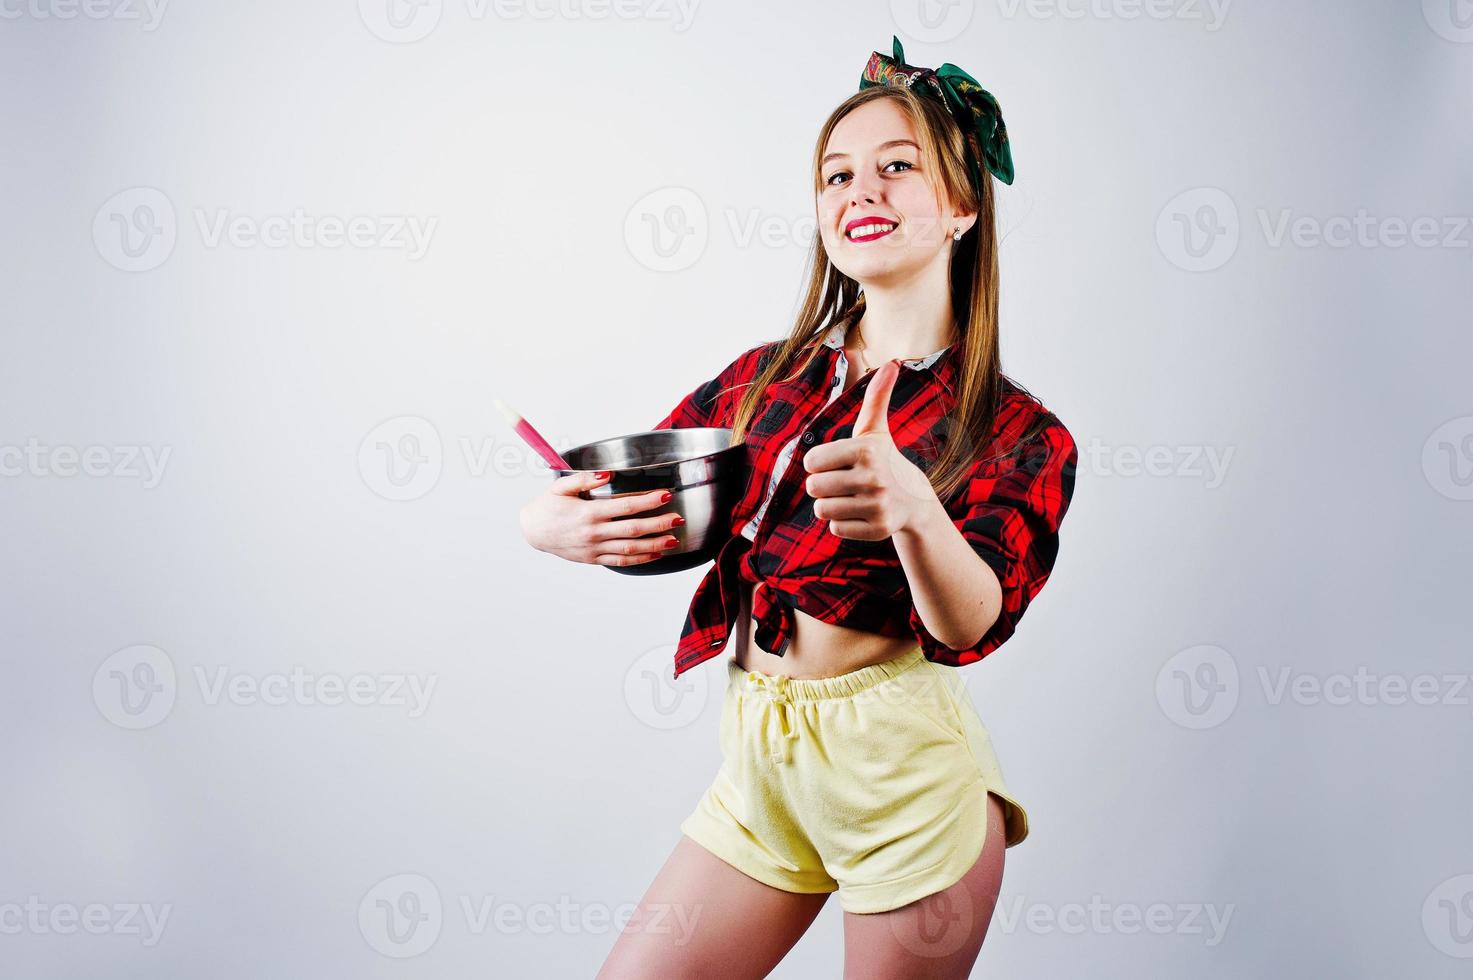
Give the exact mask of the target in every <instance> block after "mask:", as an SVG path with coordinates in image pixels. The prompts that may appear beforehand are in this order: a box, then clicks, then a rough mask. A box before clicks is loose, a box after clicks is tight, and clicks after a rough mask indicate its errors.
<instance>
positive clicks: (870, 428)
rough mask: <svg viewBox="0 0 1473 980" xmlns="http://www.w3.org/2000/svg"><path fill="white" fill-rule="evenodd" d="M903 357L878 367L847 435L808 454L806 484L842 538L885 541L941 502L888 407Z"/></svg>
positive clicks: (816, 508) (818, 512) (816, 511)
mask: <svg viewBox="0 0 1473 980" xmlns="http://www.w3.org/2000/svg"><path fill="white" fill-rule="evenodd" d="M899 375H900V364H899V363H898V362H897V361H886V362H885V363H884V364H882V365H881V366H880V367H879V368H877V369H876V370H875V375H874V377H872V378H871V379H870V381H869V388H868V389H866V390H865V393H864V403H863V404H861V405H860V406H859V415H858V417H857V418H856V419H855V422H854V432H853V434H852V435H851V436H850V437H849V438H847V439H839V440H837V441H835V442H829V443H825V444H823V445H821V446H815V447H813V448H812V449H810V450H808V452H806V453H804V455H803V468H804V469H806V470H807V471H808V472H809V473H810V474H811V475H810V476H809V477H808V478H807V480H806V481H805V482H804V484H803V488H804V489H805V490H806V491H807V492H808V495H809V496H810V497H812V498H814V499H813V516H815V517H818V518H820V519H824V520H827V521H828V522H829V531H831V532H832V533H834V534H836V535H838V536H839V537H841V538H854V539H857V540H860V541H883V540H884V539H885V538H888V537H890V536H891V535H894V534H899V533H900V532H902V531H906V530H909V529H912V528H916V527H918V526H920V524H921V522H922V519H923V518H924V517H925V516H928V512H931V511H934V510H935V509H936V508H937V507H939V506H940V501H939V500H938V499H937V497H936V491H935V490H934V489H933V488H932V487H931V481H930V479H929V478H928V477H927V476H926V474H925V472H924V471H922V470H921V468H920V467H919V466H916V465H915V464H914V463H912V462H911V461H910V460H908V459H906V458H905V456H904V455H902V454H901V452H900V450H899V449H898V448H897V447H896V445H895V439H894V437H893V436H891V435H890V421H889V415H888V408H889V404H890V393H891V392H892V391H893V390H894V388H895V379H896V378H897V377H899Z"/></svg>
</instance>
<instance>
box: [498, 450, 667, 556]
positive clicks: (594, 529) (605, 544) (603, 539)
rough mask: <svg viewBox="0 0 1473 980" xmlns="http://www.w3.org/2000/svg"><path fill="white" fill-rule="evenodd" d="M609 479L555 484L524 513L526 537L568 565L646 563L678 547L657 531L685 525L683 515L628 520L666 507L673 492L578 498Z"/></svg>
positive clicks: (564, 479)
mask: <svg viewBox="0 0 1473 980" xmlns="http://www.w3.org/2000/svg"><path fill="white" fill-rule="evenodd" d="M608 478H609V475H608V473H570V474H568V475H567V476H561V477H558V478H557V479H556V480H553V481H552V484H551V485H550V486H549V487H548V488H547V490H546V491H544V492H543V493H542V494H540V495H539V496H536V497H534V498H532V499H531V500H529V501H528V502H527V504H526V506H524V507H523V508H522V510H521V516H520V521H521V527H522V536H523V537H524V538H526V539H527V543H528V544H530V545H531V546H532V547H534V548H536V549H537V550H538V551H545V552H547V553H548V554H549V555H557V556H558V557H559V558H566V559H567V560H568V561H576V562H582V563H584V564H588V565H617V566H621V567H622V566H627V565H643V564H646V563H648V562H651V561H654V560H655V559H656V558H659V557H660V556H661V555H663V554H665V552H666V551H667V550H668V549H670V548H673V547H675V545H676V544H677V540H676V538H675V537H673V536H672V535H668V534H658V532H660V531H669V530H670V529H671V528H672V527H679V526H680V525H681V524H683V523H685V519H684V518H682V517H681V516H680V515H679V514H659V515H657V516H655V517H641V518H630V517H629V515H630V514H637V513H639V512H641V511H646V510H651V509H653V508H655V507H659V506H661V505H663V504H665V503H666V502H668V500H669V499H670V498H669V497H668V496H666V495H667V494H668V493H669V491H667V490H651V491H649V492H648V493H641V494H630V495H629V496H621V497H612V498H604V499H595V500H585V499H584V498H582V497H580V496H578V494H579V492H580V491H583V490H591V489H593V488H594V487H596V486H598V485H599V484H601V483H603V482H605V481H606V480H607V479H608ZM644 535H655V536H654V537H644Z"/></svg>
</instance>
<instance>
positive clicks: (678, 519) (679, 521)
mask: <svg viewBox="0 0 1473 980" xmlns="http://www.w3.org/2000/svg"><path fill="white" fill-rule="evenodd" d="M684 523H685V518H684V517H681V516H680V515H679V514H676V515H675V523H674V524H671V525H670V526H671V527H680V526H681V525H682V524H684Z"/></svg>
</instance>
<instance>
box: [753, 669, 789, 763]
mask: <svg viewBox="0 0 1473 980" xmlns="http://www.w3.org/2000/svg"><path fill="white" fill-rule="evenodd" d="M747 677H748V679H750V680H751V681H752V683H753V684H755V685H756V686H757V687H759V688H760V689H761V691H762V694H763V696H764V697H765V698H767V700H768V701H770V702H771V703H772V705H773V710H774V711H776V712H777V719H778V737H777V740H776V741H777V745H776V747H775V748H774V751H773V753H772V758H773V761H774V762H789V761H791V760H792V758H793V755H792V752H791V751H790V750H789V744H788V743H789V742H790V741H791V740H792V739H795V738H797V737H798V728H797V726H796V725H795V724H794V723H793V716H792V711H793V701H792V699H791V698H790V697H789V696H788V680H789V678H788V676H787V675H786V674H772V675H769V674H764V673H762V672H761V671H757V670H749V671H747Z"/></svg>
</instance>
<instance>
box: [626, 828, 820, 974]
mask: <svg viewBox="0 0 1473 980" xmlns="http://www.w3.org/2000/svg"><path fill="white" fill-rule="evenodd" d="M828 897H829V893H827V892H820V893H818V894H814V895H799V894H795V893H793V892H786V891H783V890H781V889H779V888H773V887H772V886H771V885H765V884H763V883H762V882H760V881H758V880H757V879H755V878H750V877H748V876H747V875H745V874H743V873H742V872H740V871H738V870H737V869H736V868H733V867H732V866H731V865H729V864H727V863H726V862H725V861H723V860H721V859H720V858H718V857H717V856H716V855H714V854H712V853H711V852H710V851H708V850H706V849H705V848H704V847H701V845H699V844H697V843H696V842H695V841H693V840H691V839H690V838H689V837H686V836H685V835H684V834H682V835H681V837H680V841H679V842H678V843H677V844H676V845H675V850H674V851H673V852H672V853H671V854H670V857H669V859H668V860H666V862H665V865H664V867H662V868H661V869H660V872H659V874H657V875H656V876H655V880H654V882H653V883H652V884H651V885H650V887H649V890H648V891H646V892H645V895H644V898H642V899H641V900H640V903H639V908H638V910H637V911H636V912H635V914H634V915H633V917H631V918H630V920H629V923H628V924H627V925H626V926H625V927H624V930H623V931H622V932H621V933H620V934H619V938H618V940H617V941H616V942H615V943H614V948H613V950H612V951H611V952H610V953H609V957H608V959H607V960H606V961H605V962H604V965H603V968H602V969H601V970H600V971H599V973H598V978H597V980H625V978H641V980H642V978H646V977H659V978H661V980H665V978H672V980H674V978H681V977H714V976H719V977H722V978H723V980H725V978H727V977H730V978H733V980H740V978H744V977H753V978H760V977H765V976H767V974H769V973H770V972H772V970H773V968H774V967H776V966H777V964H778V963H779V962H780V961H781V960H782V958H783V957H784V956H786V955H787V953H788V950H790V949H792V948H793V946H794V945H795V944H796V943H797V942H798V940H799V938H800V937H802V935H803V933H804V932H805V931H806V930H807V929H808V927H809V926H810V925H811V924H812V923H813V920H814V919H815V918H817V917H818V913H819V910H820V909H822V908H823V903H824V901H825V900H826V899H827V898H828Z"/></svg>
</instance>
